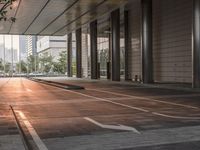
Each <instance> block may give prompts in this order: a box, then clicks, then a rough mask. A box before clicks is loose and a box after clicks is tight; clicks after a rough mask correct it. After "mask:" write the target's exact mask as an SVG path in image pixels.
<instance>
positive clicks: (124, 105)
mask: <svg viewBox="0 0 200 150" xmlns="http://www.w3.org/2000/svg"><path fill="white" fill-rule="evenodd" d="M54 88H57V89H60V90H62V91H68V92H70V93H74V94H79V95H82V96H85V97H89V98H94V99H96V100H99V101H104V102H109V103H112V104H115V105H119V106H123V107H127V108H131V109H135V110H139V111H142V112H146V113H151V114H153V115H157V114H154V113H155V112H150V111H149V110H146V109H143V108H139V107H133V106H129V105H126V104H122V103H117V102H113V101H111V100H107V99H104V98H99V97H95V96H91V95H87V94H83V93H79V92H75V91H72V90H68V89H61V88H59V87H54ZM115 94H117V93H115ZM120 95H126V94H120ZM127 97H131V96H130V95H127ZM133 97H134V96H133ZM138 98H139V99H144V98H142V97H138ZM148 100H149V101H151V99H148ZM153 101H157V100H153ZM158 102H161V103H165V102H163V101H158ZM166 103H168V102H166ZM173 105H179V106H183V107H187V105H182V104H176V103H173ZM189 108H193V109H199V108H198V107H193V106H189ZM161 115H162V117H167V118H172V119H177V118H174V116H173V117H170V116H169V115H165V114H161ZM161 115H159V116H161ZM157 116H158V115H157ZM179 117H180V116H179ZM188 118H191V117H188ZM188 118H184V119H188ZM179 119H181V118H179ZM182 119H183V117H182ZM197 119H198V118H197Z"/></svg>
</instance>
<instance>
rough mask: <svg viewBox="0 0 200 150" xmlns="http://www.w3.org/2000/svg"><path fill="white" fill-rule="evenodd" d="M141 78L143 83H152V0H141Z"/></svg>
mask: <svg viewBox="0 0 200 150" xmlns="http://www.w3.org/2000/svg"><path fill="white" fill-rule="evenodd" d="M141 5H142V33H141V41H142V45H141V46H142V78H143V83H153V57H152V0H142V4H141Z"/></svg>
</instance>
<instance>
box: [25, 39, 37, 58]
mask: <svg viewBox="0 0 200 150" xmlns="http://www.w3.org/2000/svg"><path fill="white" fill-rule="evenodd" d="M26 38H27V56H31V55H36V54H37V36H31V35H28V36H26Z"/></svg>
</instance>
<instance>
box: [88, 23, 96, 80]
mask: <svg viewBox="0 0 200 150" xmlns="http://www.w3.org/2000/svg"><path fill="white" fill-rule="evenodd" d="M90 44H91V46H90V47H91V50H90V52H91V79H98V60H97V20H95V21H93V22H91V23H90Z"/></svg>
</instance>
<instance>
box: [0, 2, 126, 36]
mask: <svg viewBox="0 0 200 150" xmlns="http://www.w3.org/2000/svg"><path fill="white" fill-rule="evenodd" d="M126 2H127V0H17V1H16V2H15V7H14V9H12V10H9V11H8V14H7V15H8V17H13V16H15V17H16V22H15V23H11V22H9V21H6V22H5V21H1V22H0V34H18V35H55V36H58V35H65V34H66V33H69V32H71V31H73V30H75V29H77V28H79V27H81V26H82V25H84V24H87V23H89V22H91V21H92V20H94V19H96V18H98V17H100V16H102V15H104V14H106V13H108V12H110V11H111V10H113V9H115V8H117V7H119V6H121V5H123V4H125V3H126Z"/></svg>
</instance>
